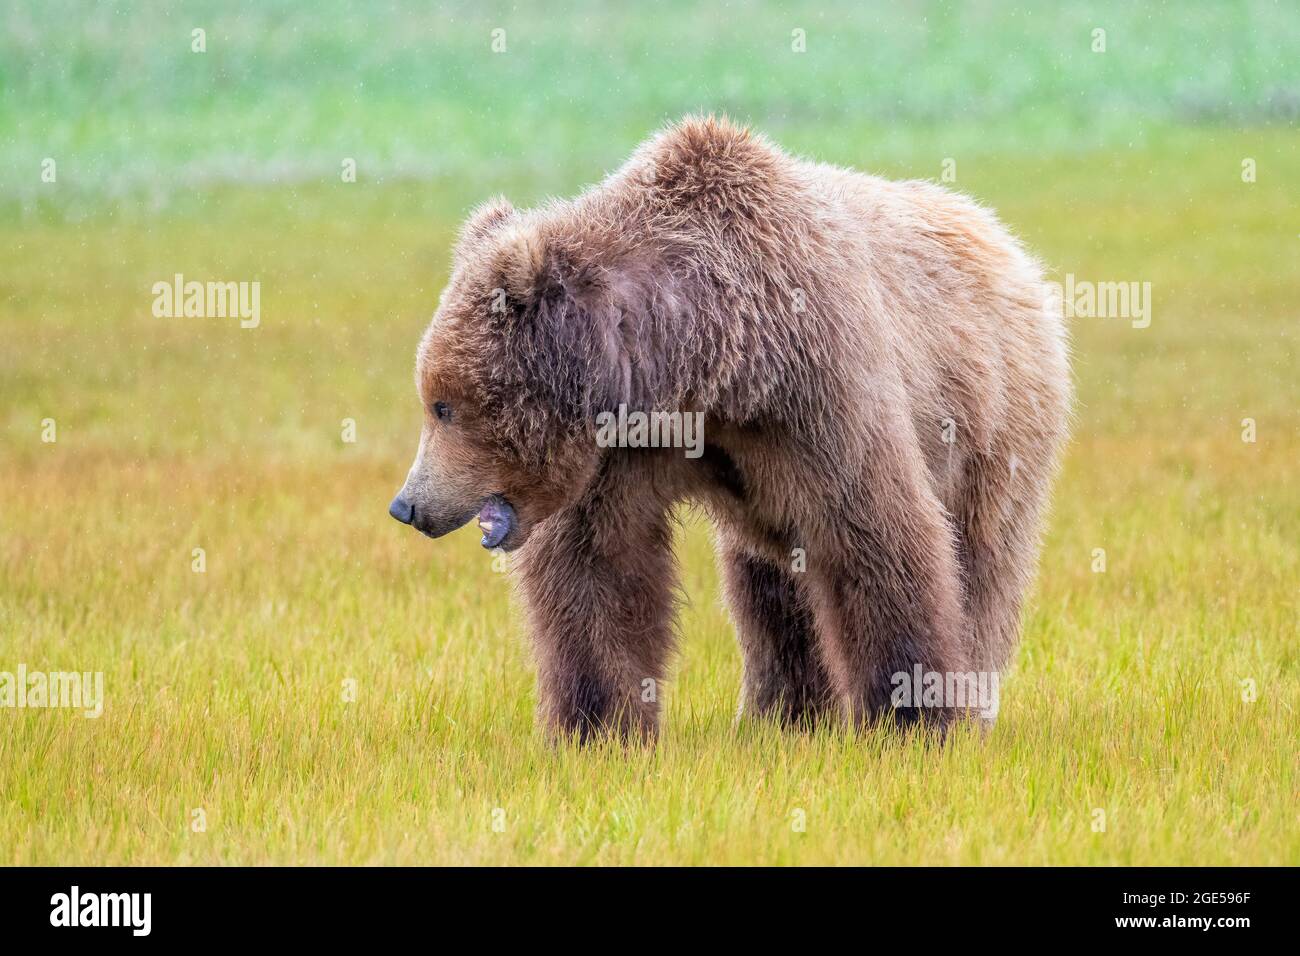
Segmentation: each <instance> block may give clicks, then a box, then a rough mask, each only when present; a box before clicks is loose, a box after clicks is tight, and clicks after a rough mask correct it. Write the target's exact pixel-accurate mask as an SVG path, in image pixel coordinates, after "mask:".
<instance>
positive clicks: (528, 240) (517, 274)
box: [492, 226, 552, 305]
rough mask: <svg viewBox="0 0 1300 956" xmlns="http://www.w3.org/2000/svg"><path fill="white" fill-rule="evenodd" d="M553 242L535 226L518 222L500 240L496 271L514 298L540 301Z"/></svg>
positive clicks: (527, 301) (524, 302)
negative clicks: (548, 240) (521, 224)
mask: <svg viewBox="0 0 1300 956" xmlns="http://www.w3.org/2000/svg"><path fill="white" fill-rule="evenodd" d="M548 253H549V244H548V243H547V241H546V239H545V237H544V236H543V235H542V234H541V232H540V231H539V230H538V229H537V228H536V227H535V226H518V227H515V228H512V229H510V230H509V231H508V232H506V233H505V234H503V235H502V236H501V237H500V238H499V239H498V241H497V244H496V252H495V254H494V255H493V257H492V271H493V272H494V273H495V275H496V276H497V278H498V279H499V280H500V282H501V288H503V289H504V290H505V292H506V294H507V295H508V296H510V298H511V299H513V300H515V301H516V302H519V303H521V304H524V305H528V304H531V303H533V302H534V301H536V300H537V299H538V298H539V297H540V296H541V294H542V293H543V292H544V291H545V290H546V286H547V284H548V281H549V279H550V278H551V273H552V270H551V269H550V268H549V265H550V264H549V262H548V259H549V255H548Z"/></svg>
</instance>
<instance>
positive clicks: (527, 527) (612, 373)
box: [389, 199, 652, 551]
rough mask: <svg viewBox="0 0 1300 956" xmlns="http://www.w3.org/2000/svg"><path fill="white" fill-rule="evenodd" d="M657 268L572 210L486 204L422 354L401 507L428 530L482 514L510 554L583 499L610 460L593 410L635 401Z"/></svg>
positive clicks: (486, 534) (488, 538)
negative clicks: (417, 428) (637, 346)
mask: <svg viewBox="0 0 1300 956" xmlns="http://www.w3.org/2000/svg"><path fill="white" fill-rule="evenodd" d="M611 264H613V265H611ZM651 272H652V269H651V267H650V265H649V260H648V257H646V256H645V255H644V253H643V252H642V251H639V250H634V249H619V248H618V247H617V245H616V243H614V242H611V241H610V239H609V238H608V237H600V236H599V235H598V230H595V229H593V228H592V223H590V222H586V223H585V224H584V223H583V217H582V215H581V213H580V211H578V210H575V209H573V208H569V207H563V208H562V207H559V206H552V207H550V208H547V209H543V210H540V211H537V212H530V213H521V212H517V211H516V210H515V209H514V208H513V207H512V206H511V205H510V204H509V203H508V202H506V201H505V200H502V199H497V200H493V201H490V202H488V203H486V204H484V205H483V206H480V207H479V208H478V209H477V210H476V211H475V212H474V213H473V214H472V215H471V216H470V218H469V219H468V221H467V222H466V224H465V226H464V228H463V229H462V230H461V234H460V238H459V241H458V242H457V246H456V249H455V253H454V256H453V265H452V274H451V278H450V280H449V282H448V284H447V286H446V288H445V289H444V291H443V294H442V298H441V301H440V302H439V305H438V309H437V311H436V313H435V314H434V316H433V319H432V321H431V323H430V325H429V327H428V330H427V331H426V332H425V334H424V337H423V339H422V340H421V342H420V345H419V349H418V351H417V355H416V389H417V391H418V394H419V398H420V404H421V406H422V408H423V424H422V429H421V433H420V441H419V448H418V451H417V453H416V457H415V463H414V464H413V465H412V466H411V469H410V472H409V474H408V475H407V478H406V482H405V484H404V485H403V486H402V489H401V490H400V491H399V492H398V494H397V497H396V498H394V499H393V502H392V505H391V506H390V508H389V512H390V514H392V516H393V517H395V518H397V519H398V520H399V521H402V522H404V523H406V524H410V525H413V526H414V527H415V528H417V529H418V530H419V531H421V532H423V533H424V534H426V535H428V536H430V537H439V536H441V535H443V534H446V533H448V532H450V531H453V530H455V529H457V528H459V527H461V526H463V525H465V524H467V523H468V522H469V521H470V520H471V519H473V518H474V517H475V516H478V518H479V524H480V526H481V528H482V531H483V539H482V544H483V546H484V547H486V548H489V549H495V548H501V549H503V550H507V551H508V550H513V549H514V548H517V547H519V546H520V545H522V544H523V543H524V541H525V540H526V539H527V537H528V535H529V533H530V532H531V530H532V529H533V528H535V527H536V525H537V524H538V523H539V522H540V521H542V520H544V519H545V518H547V517H548V516H549V515H551V514H554V513H555V512H556V511H558V510H559V509H561V508H563V507H565V506H566V505H568V504H570V503H572V502H574V501H575V500H576V499H577V498H578V497H579V496H580V495H581V494H582V492H583V491H584V490H585V489H586V488H587V487H588V486H589V485H590V483H591V482H592V480H593V478H594V476H595V475H596V473H597V471H598V468H599V463H600V456H601V453H602V449H600V448H599V447H598V446H597V443H596V441H595V430H594V422H595V419H596V415H597V414H598V413H599V412H600V411H601V410H608V409H614V408H617V406H618V405H619V403H620V402H624V403H625V402H628V401H629V400H631V398H632V391H633V388H634V383H633V372H632V367H633V364H634V363H633V357H632V356H631V354H630V345H631V343H633V342H634V341H635V336H636V333H637V328H638V326H639V325H640V324H641V323H642V322H643V321H644V316H643V315H642V314H641V313H642V312H643V307H642V306H641V305H639V303H645V302H647V301H648V299H647V297H646V295H644V294H643V292H644V290H643V289H642V288H641V287H642V286H643V285H644V284H647V283H650V281H651Z"/></svg>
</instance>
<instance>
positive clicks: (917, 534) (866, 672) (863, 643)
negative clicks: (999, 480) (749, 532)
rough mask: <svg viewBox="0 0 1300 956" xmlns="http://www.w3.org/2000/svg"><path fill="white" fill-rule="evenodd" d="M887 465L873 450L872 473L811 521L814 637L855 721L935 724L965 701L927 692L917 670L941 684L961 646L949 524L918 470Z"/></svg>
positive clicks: (964, 639) (962, 654) (958, 664)
mask: <svg viewBox="0 0 1300 956" xmlns="http://www.w3.org/2000/svg"><path fill="white" fill-rule="evenodd" d="M889 464H890V462H889V459H888V458H887V457H886V456H884V455H881V456H879V457H877V458H876V460H875V461H874V469H875V474H873V475H871V476H870V478H869V480H867V481H864V482H862V483H860V484H858V485H856V486H855V487H854V488H853V489H852V492H851V493H850V494H849V495H848V496H847V497H846V498H844V499H841V500H842V503H841V504H838V505H836V506H834V507H833V508H832V509H831V510H830V511H829V513H828V514H826V515H825V517H824V520H823V521H821V522H818V527H819V528H820V529H821V533H820V534H819V536H818V538H817V540H815V541H814V542H813V543H812V544H811V546H810V548H809V551H808V561H809V582H808V583H809V585H810V586H811V588H812V592H813V594H814V608H815V615H816V619H817V631H818V636H819V639H820V640H821V641H823V651H824V660H825V661H826V664H827V668H828V670H829V672H830V676H831V680H832V682H833V684H834V686H835V688H836V690H837V691H838V693H839V694H840V695H841V696H842V698H843V700H844V701H845V703H846V704H847V707H848V711H849V713H850V715H851V716H852V718H853V719H854V721H855V722H856V723H858V724H865V723H873V722H877V721H881V720H886V721H888V720H891V719H892V720H894V721H896V722H897V723H899V724H904V725H906V724H912V723H917V722H924V723H931V724H936V725H940V726H942V725H946V724H948V723H950V722H951V721H952V720H953V719H955V718H956V717H957V716H959V715H960V714H961V713H962V712H963V708H958V707H954V706H952V705H953V703H954V702H953V701H952V700H949V699H947V698H944V699H942V700H940V701H937V702H936V701H935V700H933V699H926V698H925V697H924V696H923V691H924V688H925V683H924V680H925V675H930V674H938V675H940V678H939V679H942V680H943V681H944V685H945V686H947V685H948V683H949V677H950V675H961V674H963V673H964V672H965V670H966V666H967V656H968V644H969V625H968V623H967V621H966V616H965V612H964V611H963V609H962V591H961V588H962V584H961V576H960V572H959V570H958V562H957V560H956V556H955V552H954V547H953V540H952V530H951V528H950V527H949V525H948V522H947V520H946V518H945V517H944V514H943V509H942V506H941V505H940V503H939V501H938V499H937V498H935V497H934V495H933V494H932V493H931V492H930V490H929V488H928V486H926V485H925V484H924V482H923V481H922V480H921V477H920V475H919V474H918V473H917V472H916V471H915V470H913V469H908V468H903V467H896V468H895V469H894V470H890V468H889ZM918 674H920V675H922V677H923V681H922V683H921V685H920V686H916V678H917V675H918Z"/></svg>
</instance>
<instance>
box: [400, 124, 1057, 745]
mask: <svg viewBox="0 0 1300 956" xmlns="http://www.w3.org/2000/svg"><path fill="white" fill-rule="evenodd" d="M419 381H420V388H421V392H422V394H423V396H424V398H425V399H426V400H429V399H430V398H432V397H434V396H451V397H452V398H454V399H457V400H459V401H460V402H461V405H462V406H464V407H467V408H469V409H470V410H469V411H467V412H466V414H465V417H464V418H463V419H462V420H461V422H460V423H459V425H458V427H459V428H461V429H462V430H463V435H462V437H461V438H457V439H456V441H458V442H459V443H460V444H459V445H458V446H457V448H456V449H455V450H454V451H453V452H450V453H448V454H450V455H451V456H452V457H454V458H457V459H459V460H460V461H461V462H462V464H461V465H458V466H456V467H457V468H458V469H459V470H458V471H457V473H456V474H455V475H450V476H449V477H447V478H446V480H447V481H448V482H451V483H452V484H455V482H457V481H459V482H461V483H463V484H465V486H466V487H467V488H468V487H469V486H470V485H473V486H474V487H475V488H476V489H477V491H475V492H474V493H479V492H482V493H488V492H500V493H502V494H504V495H505V496H506V498H507V499H509V500H510V501H511V502H512V503H513V504H514V506H515V508H516V510H517V512H518V513H519V520H520V523H521V531H520V541H522V542H523V543H522V547H521V550H520V551H519V555H518V561H517V562H516V566H517V570H518V573H519V576H520V580H521V584H522V591H523V595H524V598H525V601H526V604H527V607H528V612H529V617H530V623H531V635H532V640H533V642H534V646H535V648H536V656H537V661H538V669H539V679H540V687H539V694H540V707H541V713H542V718H543V720H544V722H545V724H546V725H547V727H548V728H550V729H551V730H552V731H553V732H555V733H557V734H576V735H578V736H579V737H581V738H584V739H585V738H588V737H590V736H591V735H592V734H594V733H597V732H603V731H613V732H618V733H622V734H631V735H650V734H653V733H654V731H655V729H656V727H657V722H658V713H659V700H660V698H661V697H662V692H663V681H664V679H665V677H666V675H667V672H668V667H669V662H670V658H671V653H672V645H673V634H674V631H673V616H674V601H673V593H674V588H675V583H674V582H675V570H674V559H673V555H672V553H671V537H672V535H671V525H670V517H669V516H670V511H671V509H672V508H673V507H674V505H676V504H677V503H679V502H682V501H692V502H696V503H698V504H699V505H701V506H703V507H704V508H705V509H706V510H707V512H708V513H709V515H710V516H711V518H712V520H713V522H714V524H715V526H716V528H717V539H718V555H719V561H720V563H721V566H722V570H723V576H724V580H725V584H726V593H727V598H728V601H729V603H730V606H731V610H732V615H733V618H734V620H735V623H736V628H737V631H738V636H739V644H740V648H741V652H742V654H743V656H744V686H743V700H742V710H743V711H744V712H745V713H747V714H754V715H770V716H773V717H775V718H778V719H781V720H783V721H786V722H789V723H792V724H799V725H808V724H811V723H813V722H815V721H816V720H818V719H821V718H822V717H824V716H826V715H827V714H840V713H843V714H847V715H849V716H850V717H852V718H853V719H856V720H858V721H869V720H875V719H880V718H888V719H892V720H898V721H901V722H904V723H907V722H910V721H915V720H920V719H925V720H932V721H934V722H938V723H944V722H946V721H948V720H950V719H952V718H953V717H955V716H956V715H955V714H952V713H949V712H946V711H921V710H895V709H894V708H892V707H891V706H890V693H891V690H892V685H891V683H890V675H891V674H893V673H895V672H898V671H908V672H911V671H912V669H913V667H914V665H916V664H918V663H919V664H920V665H922V666H923V667H924V668H925V669H926V670H934V671H941V672H946V671H967V670H972V669H976V670H978V669H984V670H989V669H992V670H998V669H1001V668H1003V667H1004V666H1005V665H1006V664H1007V662H1008V660H1009V658H1010V655H1011V652H1012V650H1013V648H1014V646H1015V643H1016V641H1017V639H1018V635H1019V617H1020V606H1021V600H1022V596H1023V594H1024V592H1025V590H1026V588H1027V587H1028V585H1029V583H1030V580H1031V576H1032V573H1033V570H1034V565H1035V562H1036V554H1037V548H1038V538H1039V533H1040V526H1041V517H1042V512H1043V508H1044V505H1045V502H1046V499H1047V493H1048V488H1049V484H1050V481H1051V478H1052V475H1053V472H1054V469H1055V464H1056V460H1057V455H1058V449H1059V447H1060V445H1061V442H1062V440H1063V438H1064V436H1065V432H1066V427H1067V418H1068V407H1069V402H1070V387H1069V372H1068V365H1067V355H1066V344H1065V333H1064V330H1063V328H1062V324H1061V321H1060V319H1059V317H1058V316H1056V315H1053V314H1051V313H1050V312H1049V311H1048V310H1047V309H1046V308H1045V307H1044V290H1043V285H1042V277H1041V272H1040V269H1039V267H1038V266H1037V264H1036V263H1035V262H1034V261H1033V260H1032V259H1030V258H1029V257H1028V256H1027V255H1026V254H1025V253H1024V252H1023V250H1022V249H1021V247H1020V246H1019V244H1018V243H1017V242H1016V241H1015V240H1014V239H1013V238H1012V237H1011V236H1010V235H1009V234H1008V233H1007V231H1006V230H1005V229H1004V228H1003V227H1002V226H1001V225H1000V224H999V223H998V221H997V220H996V218H995V217H994V216H993V215H992V214H990V213H989V212H987V211H986V210H984V209H982V208H980V207H979V206H977V205H975V204H974V203H972V202H971V201H970V200H968V199H965V198H963V197H961V196H958V195H955V194H953V193H950V192H948V191H946V190H943V189H941V188H939V187H937V186H934V185H931V184H928V183H923V182H901V183H900V182H890V181H886V180H883V179H878V178H875V177H872V176H868V175H864V174H861V173H856V172H852V171H848V170H844V169H839V168H836V167H831V166H826V165H819V164H814V163H810V162H806V161H802V160H799V159H795V158H792V157H790V156H789V155H787V154H785V153H784V152H782V151H781V150H779V149H778V148H776V147H775V146H773V145H772V144H770V143H769V142H767V141H766V140H764V139H763V138H761V137H759V136H756V135H754V134H752V133H750V132H748V131H746V130H743V129H740V128H737V127H735V126H733V125H731V124H729V123H728V122H726V121H719V120H714V119H712V118H704V119H697V118H688V119H686V120H684V121H682V122H681V123H678V124H676V125H674V126H672V127H671V128H669V129H667V130H666V131H664V132H663V133H661V134H659V135H657V136H655V137H654V138H652V139H651V140H649V141H648V142H646V143H645V144H644V145H643V146H642V147H641V148H639V149H638V150H637V151H636V153H635V154H634V155H633V157H632V158H631V159H630V160H629V162H628V163H627V164H626V165H625V166H624V167H623V168H622V169H621V170H619V171H618V172H616V173H614V174H613V175H611V176H610V177H609V178H608V179H607V180H606V181H605V182H603V183H601V184H600V185H598V186H596V187H594V188H592V189H591V190H589V191H588V192H586V193H585V194H583V195H581V196H579V197H577V198H576V199H573V200H571V201H563V202H554V203H552V204H550V205H548V206H546V207H543V208H541V209H538V210H534V211H530V212H518V211H516V210H514V209H513V208H512V207H510V205H509V204H508V203H506V202H504V201H502V200H498V201H494V202H492V203H489V204H487V205H486V206H484V207H482V208H480V209H479V210H478V211H477V212H476V213H475V215H474V216H472V217H471V219H470V221H469V222H468V223H467V224H466V226H465V228H464V230H463V232H462V237H461V241H460V243H459V246H458V249H457V253H456V261H455V271H454V274H453V277H452V282H451V283H450V285H449V287H448V290H447V292H446V293H445V294H444V300H443V303H442V306H441V308H440V311H439V316H438V317H437V318H436V319H435V322H434V325H433V326H431V328H430V332H429V334H428V335H426V338H425V341H424V343H423V344H422V346H421V350H420V354H419ZM619 403H626V404H627V405H628V406H629V408H630V409H640V410H644V411H651V410H668V411H671V410H678V409H680V410H684V411H685V410H689V411H702V412H704V413H705V424H704V436H705V438H706V441H707V446H706V450H705V453H704V454H703V455H702V456H701V457H700V458H698V459H694V460H692V459H687V458H686V457H685V456H684V455H683V454H682V451H681V450H680V449H658V450H655V449H600V448H597V447H596V445H595V439H594V434H595V424H594V421H595V416H596V414H597V413H598V412H600V411H606V410H613V409H616V408H617V406H618V405H619ZM945 420H951V422H952V424H953V426H954V427H955V442H953V443H951V444H949V443H946V442H944V441H943V434H944V426H945ZM450 440H451V439H448V441H450ZM471 460H474V461H477V462H478V465H477V466H476V467H477V469H478V472H476V473H475V474H474V475H472V476H470V477H466V476H467V475H469V471H467V470H466V469H470V470H472V468H471V466H470V465H469V464H465V463H466V462H469V461H471ZM448 467H449V468H450V467H451V466H448ZM453 470H455V469H453ZM475 482H477V484H475ZM469 493H470V492H468V491H467V492H466V494H469ZM452 504H454V503H449V504H447V507H448V508H450V507H452ZM794 549H803V552H804V553H805V554H806V564H807V567H806V571H803V572H802V573H798V572H795V571H793V570H792V567H793V556H792V552H793V551H794ZM648 681H649V682H653V683H647V682H648Z"/></svg>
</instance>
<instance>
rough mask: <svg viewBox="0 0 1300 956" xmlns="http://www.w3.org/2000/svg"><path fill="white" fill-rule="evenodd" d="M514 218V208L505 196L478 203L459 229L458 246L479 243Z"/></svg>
mask: <svg viewBox="0 0 1300 956" xmlns="http://www.w3.org/2000/svg"><path fill="white" fill-rule="evenodd" d="M514 216H515V207H514V206H512V205H511V204H510V200H509V199H506V197H505V196H493V197H492V198H491V199H489V200H488V201H487V202H484V203H480V204H479V205H478V206H476V207H474V210H473V211H472V212H471V213H470V214H469V217H468V218H467V219H466V220H465V224H464V225H463V226H461V228H460V244H461V245H465V244H469V243H475V242H480V241H482V240H483V239H486V238H487V237H488V236H490V235H492V233H494V232H496V231H497V229H499V228H500V227H501V226H503V225H505V224H506V222H508V221H509V220H511V219H513V218H514Z"/></svg>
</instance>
